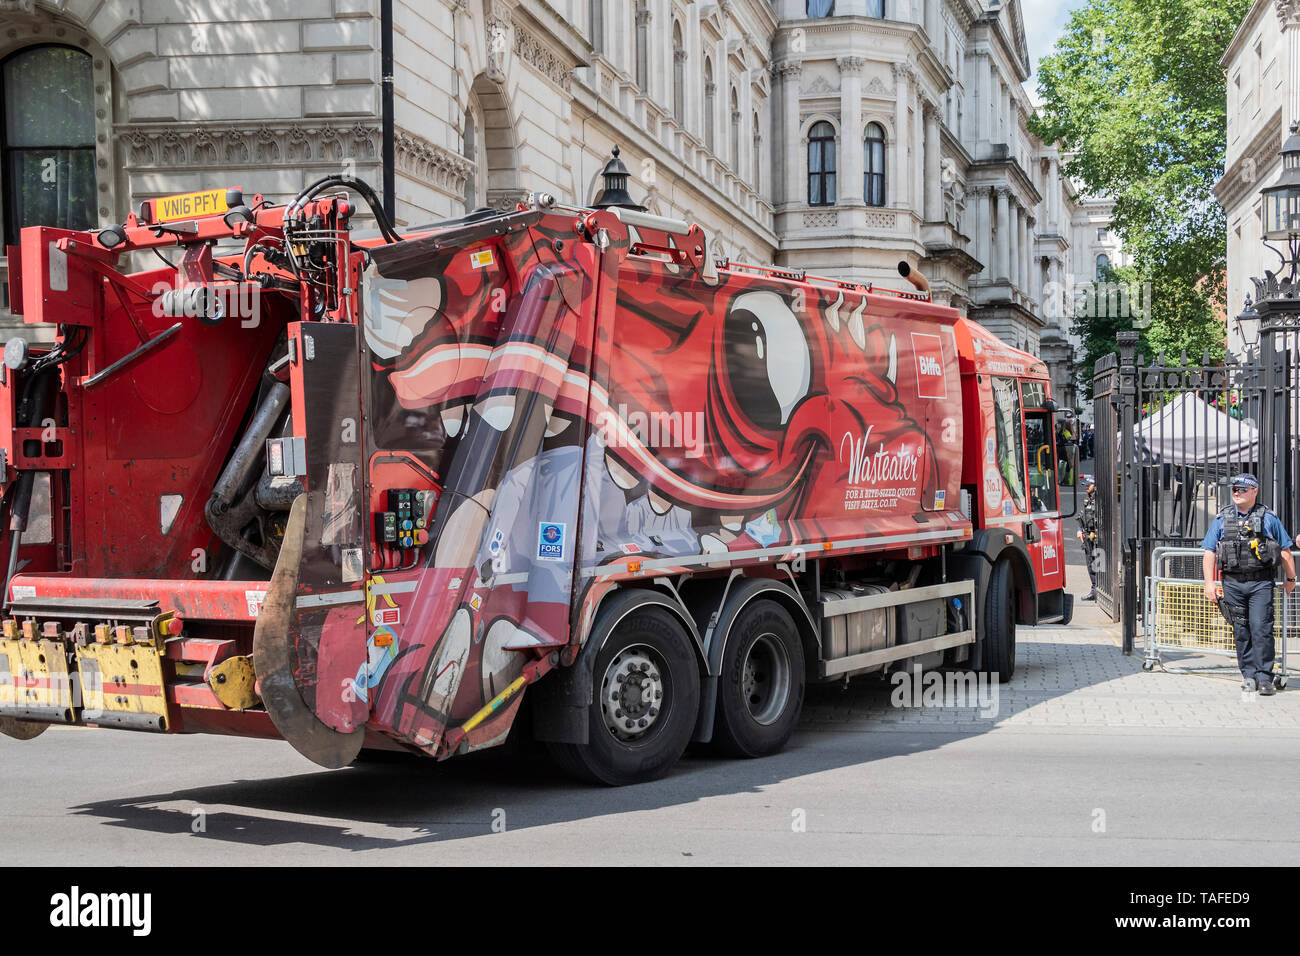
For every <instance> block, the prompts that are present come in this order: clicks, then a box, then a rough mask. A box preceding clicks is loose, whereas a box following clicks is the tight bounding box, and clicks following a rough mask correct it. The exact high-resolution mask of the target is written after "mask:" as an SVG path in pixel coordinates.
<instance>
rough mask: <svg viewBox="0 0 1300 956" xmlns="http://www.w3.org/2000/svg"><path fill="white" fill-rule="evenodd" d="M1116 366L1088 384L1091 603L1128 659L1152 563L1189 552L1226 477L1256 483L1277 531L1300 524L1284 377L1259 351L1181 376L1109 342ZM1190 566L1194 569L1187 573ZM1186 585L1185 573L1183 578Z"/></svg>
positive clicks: (1279, 359) (1184, 366)
mask: <svg viewBox="0 0 1300 956" xmlns="http://www.w3.org/2000/svg"><path fill="white" fill-rule="evenodd" d="M1118 339H1119V345H1120V351H1119V354H1118V355H1116V354H1113V353H1112V354H1111V355H1109V356H1106V357H1105V358H1104V359H1102V360H1101V361H1099V362H1098V363H1097V365H1096V369H1095V374H1094V379H1093V401H1094V406H1093V409H1094V412H1093V414H1094V427H1095V428H1096V436H1097V441H1096V448H1097V450H1096V470H1097V482H1098V483H1097V488H1098V518H1099V523H1100V526H1099V533H1098V541H1099V545H1100V551H1101V555H1100V557H1099V565H1100V573H1099V575H1098V581H1097V592H1098V603H1099V604H1100V606H1101V607H1102V608H1103V609H1104V610H1106V611H1107V612H1108V613H1109V614H1110V615H1111V619H1112V620H1115V621H1122V622H1123V624H1124V652H1125V653H1131V652H1132V650H1133V645H1134V638H1135V636H1136V633H1137V622H1138V618H1139V616H1140V613H1141V609H1142V608H1143V607H1144V606H1145V597H1146V596H1145V595H1144V594H1143V585H1144V582H1145V579H1146V578H1147V576H1148V575H1150V574H1151V573H1152V568H1151V567H1150V562H1151V556H1152V553H1153V551H1155V549H1157V548H1161V547H1182V548H1196V547H1197V546H1199V544H1200V542H1201V540H1202V538H1204V536H1205V532H1206V530H1207V529H1208V527H1209V524H1210V522H1211V521H1212V520H1213V519H1214V516H1215V514H1217V513H1218V511H1219V509H1221V508H1223V507H1225V506H1226V505H1228V504H1231V501H1232V499H1231V495H1230V493H1229V482H1230V479H1231V477H1232V476H1233V475H1235V474H1238V473H1240V472H1250V473H1252V474H1255V475H1258V476H1259V479H1260V484H1261V486H1262V487H1261V495H1260V500H1261V501H1262V502H1264V503H1265V504H1267V505H1269V506H1270V507H1272V508H1273V509H1274V510H1275V511H1277V513H1278V515H1279V516H1280V517H1281V519H1282V521H1283V523H1284V524H1285V525H1286V527H1287V528H1288V529H1294V528H1295V519H1296V518H1297V516H1300V457H1298V456H1300V442H1297V441H1295V440H1294V437H1293V434H1292V432H1293V428H1292V423H1293V421H1294V413H1293V409H1294V398H1295V397H1296V396H1297V395H1300V390H1298V389H1297V388H1296V380H1295V369H1294V366H1293V363H1292V362H1291V361H1290V354H1289V352H1288V351H1287V350H1285V349H1277V348H1274V347H1273V346H1272V343H1271V342H1266V343H1265V347H1264V348H1263V349H1261V351H1262V353H1263V355H1264V358H1263V359H1262V360H1252V361H1249V362H1246V363H1237V362H1229V363H1225V364H1221V365H1211V364H1210V362H1209V357H1208V355H1207V356H1204V357H1203V358H1202V362H1201V364H1199V365H1195V364H1189V363H1188V360H1187V356H1186V354H1183V355H1181V356H1180V357H1179V361H1178V362H1177V363H1174V362H1171V361H1169V360H1168V359H1167V358H1166V356H1165V355H1164V354H1163V353H1161V354H1160V355H1159V356H1157V357H1156V360H1155V361H1154V362H1151V363H1148V362H1146V361H1145V360H1144V357H1143V356H1141V355H1139V354H1136V343H1137V333H1134V332H1129V333H1121V334H1120V335H1119V336H1118ZM1193 563H1194V562H1193ZM1186 573H1187V576H1189V577H1196V576H1197V575H1198V574H1199V571H1198V570H1197V569H1196V568H1188V569H1186Z"/></svg>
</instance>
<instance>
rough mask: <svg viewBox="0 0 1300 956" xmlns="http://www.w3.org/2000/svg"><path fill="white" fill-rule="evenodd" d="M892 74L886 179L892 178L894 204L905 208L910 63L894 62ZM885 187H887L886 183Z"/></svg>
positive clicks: (907, 196)
mask: <svg viewBox="0 0 1300 956" xmlns="http://www.w3.org/2000/svg"><path fill="white" fill-rule="evenodd" d="M890 71H891V72H892V73H893V74H894V160H893V163H892V164H891V165H890V166H889V167H888V169H887V173H888V179H891V180H893V190H894V204H895V205H896V206H898V207H899V208H900V209H906V208H908V206H909V205H910V204H911V202H912V194H911V190H910V188H909V186H910V184H911V176H912V173H911V170H910V169H909V164H908V161H907V144H908V142H909V141H910V138H911V131H910V129H909V127H908V123H907V104H908V102H909V101H910V99H911V94H910V89H909V85H910V84H909V82H908V81H909V80H910V79H911V76H912V65H911V64H910V63H895V64H893V65H892V66H891V67H890ZM886 188H889V185H888V183H886Z"/></svg>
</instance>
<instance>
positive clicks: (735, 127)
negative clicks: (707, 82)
mask: <svg viewBox="0 0 1300 956" xmlns="http://www.w3.org/2000/svg"><path fill="white" fill-rule="evenodd" d="M731 168H732V169H734V170H735V171H736V172H737V173H739V172H740V97H739V96H738V95H737V94H736V88H735V87H734V86H733V87H732V88H731Z"/></svg>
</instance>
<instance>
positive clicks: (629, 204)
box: [592, 146, 645, 212]
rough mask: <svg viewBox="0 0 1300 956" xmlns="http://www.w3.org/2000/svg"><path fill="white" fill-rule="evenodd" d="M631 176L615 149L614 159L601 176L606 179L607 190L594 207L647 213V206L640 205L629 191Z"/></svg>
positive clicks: (602, 193)
mask: <svg viewBox="0 0 1300 956" xmlns="http://www.w3.org/2000/svg"><path fill="white" fill-rule="evenodd" d="M629 175H630V174H629V173H628V171H627V166H625V165H624V164H623V160H621V159H619V158H618V147H617V146H615V147H614V155H613V158H611V159H610V161H609V162H608V163H606V164H605V168H604V169H603V170H602V171H601V176H603V177H604V179H605V188H604V190H603V191H602V192H601V194H600V195H599V196H597V197H596V201H595V202H594V203H592V206H593V207H595V208H596V209H610V208H617V209H633V210H635V211H637V212H645V206H642V205H639V204H638V203H637V202H636V200H634V199H633V198H632V196H631V194H630V193H629V192H628V191H627V178H628V176H629Z"/></svg>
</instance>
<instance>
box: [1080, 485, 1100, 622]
mask: <svg viewBox="0 0 1300 956" xmlns="http://www.w3.org/2000/svg"><path fill="white" fill-rule="evenodd" d="M1086 480H1087V482H1088V497H1087V498H1085V499H1084V501H1083V512H1082V513H1081V514H1080V515H1079V530H1078V531H1077V532H1076V534H1077V535H1078V536H1079V543H1080V544H1082V545H1083V557H1084V560H1086V561H1087V562H1088V582H1089V584H1090V585H1091V589H1090V590H1089V591H1088V593H1087V594H1085V595H1084V596H1083V597H1082V598H1080V599H1079V600H1081V601H1095V600H1097V572H1096V570H1095V569H1094V568H1093V562H1094V559H1095V558H1096V556H1097V483H1096V482H1095V481H1093V480H1092V478H1091V477H1089V478H1087V479H1086Z"/></svg>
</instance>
